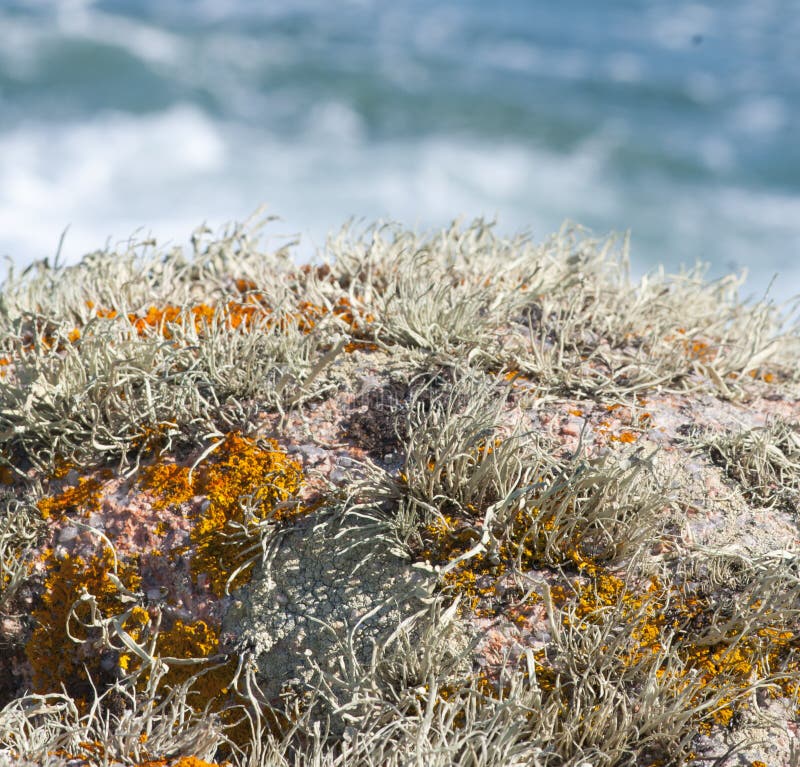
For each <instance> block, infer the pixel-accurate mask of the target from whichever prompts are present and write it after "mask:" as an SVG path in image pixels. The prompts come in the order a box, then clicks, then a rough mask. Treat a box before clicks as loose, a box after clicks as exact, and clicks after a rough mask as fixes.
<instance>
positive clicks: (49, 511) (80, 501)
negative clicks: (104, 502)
mask: <svg viewBox="0 0 800 767" xmlns="http://www.w3.org/2000/svg"><path fill="white" fill-rule="evenodd" d="M101 487H102V482H101V481H100V480H99V479H97V478H96V477H81V478H80V479H79V480H78V484H77V485H74V486H72V487H67V488H65V489H64V490H62V491H61V492H60V493H58V494H57V495H50V496H45V497H44V498H41V499H40V500H39V502H38V503H37V504H36V505H37V507H38V508H39V511H40V512H41V513H42V516H43V517H44V518H45V519H50V518H58V517H60V516H61V515H63V514H67V513H70V512H76V511H83V512H91V511H97V510H98V509H99V508H100V489H101Z"/></svg>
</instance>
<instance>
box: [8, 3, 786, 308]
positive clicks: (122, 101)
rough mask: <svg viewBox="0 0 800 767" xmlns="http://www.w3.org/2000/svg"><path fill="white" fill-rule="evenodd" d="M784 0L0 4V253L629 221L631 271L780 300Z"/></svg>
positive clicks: (307, 243) (23, 259) (621, 227)
mask: <svg viewBox="0 0 800 767" xmlns="http://www.w3.org/2000/svg"><path fill="white" fill-rule="evenodd" d="M798 40H800V2H798V0H757V1H755V2H754V0H727V1H726V2H725V3H711V2H709V3H705V4H703V3H698V2H687V1H686V0H604V2H602V3H600V2H596V0H569V2H567V3H545V2H535V1H534V0H503V1H502V2H500V3H496V4H488V3H484V2H480V0H426V1H425V2H423V1H422V0H398V1H397V2H392V3H388V2H381V1H380V0H358V1H357V2H356V1H353V2H346V1H341V2H338V3H330V2H325V1H324V0H270V1H269V2H257V1H256V0H226V2H222V0H205V1H198V2H192V3H187V2H182V1H181V0H96V1H95V2H92V1H91V0H4V2H1V3H0V256H6V255H7V256H10V257H11V259H12V260H13V261H14V262H15V263H17V264H20V265H24V264H26V263H29V262H30V261H31V260H33V259H36V258H41V257H44V256H52V255H53V254H54V253H55V252H56V250H57V248H58V243H59V237H60V235H61V233H62V231H63V230H64V229H65V228H66V227H67V226H69V231H68V232H67V235H66V238H65V240H64V244H63V248H62V255H63V257H64V258H65V259H66V260H76V259H77V258H78V257H79V256H80V255H81V254H83V253H84V252H86V251H88V250H92V249H95V248H97V247H100V246H103V245H104V244H105V243H106V242H109V243H111V244H112V245H113V244H114V243H116V242H119V241H123V240H127V239H128V238H129V236H130V235H131V234H133V233H134V232H135V231H137V230H138V233H139V236H145V235H148V234H153V235H154V236H156V237H157V238H158V239H159V241H164V242H174V243H183V242H185V241H186V239H187V236H188V235H189V233H190V232H191V230H192V229H193V228H194V227H195V226H196V225H198V224H199V223H201V222H203V221H206V222H208V223H209V224H210V225H211V226H213V227H216V226H219V225H221V224H223V223H225V222H226V221H229V220H232V219H239V220H241V219H243V218H245V217H246V216H247V215H248V214H249V213H251V212H252V211H253V210H254V209H255V208H256V207H257V206H258V205H259V204H261V203H266V204H267V205H268V210H269V212H270V213H274V214H277V215H279V216H281V218H282V219H283V221H282V222H280V223H278V224H274V225H273V226H272V231H273V232H274V233H275V234H276V235H278V234H293V233H299V234H301V236H302V242H303V245H302V246H301V254H305V255H312V254H313V253H314V251H315V249H316V248H317V247H318V246H321V245H323V244H324V240H325V235H326V234H327V233H328V232H329V231H330V230H333V229H336V228H338V227H339V226H340V225H341V224H342V223H343V222H344V221H345V220H347V219H349V218H351V217H354V218H355V219H356V221H360V220H363V221H364V222H368V221H371V220H372V219H375V218H384V219H394V220H399V221H401V222H403V223H404V224H407V225H409V226H416V227H419V228H421V229H424V228H429V227H436V226H441V225H444V224H446V223H448V222H449V221H450V220H451V219H452V218H454V217H455V216H458V215H463V216H466V217H468V218H469V217H472V216H484V217H488V218H496V219H497V222H498V228H499V229H500V230H501V231H503V232H508V233H513V232H517V231H529V232H530V233H531V234H532V235H533V236H534V238H538V237H543V236H545V235H546V234H548V233H550V232H551V231H552V230H554V229H557V228H558V227H559V226H560V224H561V223H562V221H563V220H564V219H572V220H575V221H578V222H580V223H582V224H584V225H586V226H589V227H591V228H592V229H593V230H594V231H595V232H597V233H598V234H602V233H605V232H608V231H610V230H617V231H625V230H628V229H630V230H631V238H632V240H631V241H632V259H633V263H634V267H635V271H636V272H637V273H642V272H644V271H646V270H648V269H650V268H652V267H654V266H655V265H656V264H659V263H663V264H664V265H665V266H666V267H667V268H668V269H670V270H677V269H678V268H679V266H680V265H681V264H685V265H692V264H694V263H695V262H696V261H698V260H701V261H707V262H710V264H711V271H710V274H711V275H712V276H718V275H721V274H723V273H725V272H728V271H730V270H732V269H733V270H736V269H741V268H743V267H746V268H748V269H749V271H750V275H751V276H750V279H749V280H748V283H747V287H746V289H745V293H753V294H756V293H760V292H761V291H763V290H764V289H765V288H766V286H767V284H768V283H769V282H770V280H771V279H772V277H773V276H774V275H776V274H777V275H778V278H777V280H776V282H775V284H774V287H773V290H772V294H773V295H775V296H776V297H777V298H779V299H782V298H788V297H789V296H790V295H793V294H797V293H800V53H798V42H797V41H798Z"/></svg>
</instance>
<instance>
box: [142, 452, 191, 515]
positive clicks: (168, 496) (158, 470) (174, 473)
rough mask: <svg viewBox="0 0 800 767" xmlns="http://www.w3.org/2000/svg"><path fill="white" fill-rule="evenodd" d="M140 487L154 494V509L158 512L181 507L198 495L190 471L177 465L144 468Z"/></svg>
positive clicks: (162, 464) (163, 464) (156, 465)
mask: <svg viewBox="0 0 800 767" xmlns="http://www.w3.org/2000/svg"><path fill="white" fill-rule="evenodd" d="M139 485H140V487H142V488H143V489H145V490H149V491H150V492H151V493H152V494H153V496H154V500H153V508H154V509H157V510H160V509H166V508H167V507H168V506H180V505H181V504H182V503H185V502H186V501H188V500H190V499H191V498H192V497H193V496H194V495H196V492H195V483H194V482H190V480H189V469H188V468H187V467H186V466H180V465H178V464H175V463H156V464H153V465H152V466H146V467H144V468H143V469H141V470H140V472H139Z"/></svg>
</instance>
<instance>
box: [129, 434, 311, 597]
mask: <svg viewBox="0 0 800 767" xmlns="http://www.w3.org/2000/svg"><path fill="white" fill-rule="evenodd" d="M301 481H302V471H301V467H300V464H299V463H298V462H297V461H295V460H293V459H291V458H289V457H288V456H287V455H286V453H284V452H283V451H281V450H280V449H278V445H277V443H276V442H275V441H273V440H270V441H268V442H266V443H265V444H264V445H263V446H260V445H258V444H257V443H256V442H255V441H254V440H251V439H248V438H246V437H243V436H241V435H240V434H237V433H231V434H228V436H227V437H226V438H225V439H224V440H223V441H222V443H221V444H220V445H219V447H218V448H217V450H216V451H215V453H214V454H213V457H212V459H209V460H207V461H205V462H204V463H203V464H201V465H200V466H198V467H197V468H196V469H195V471H194V472H193V473H192V475H191V478H190V471H189V469H188V468H186V467H183V466H179V465H176V464H154V465H152V466H149V467H146V468H144V469H143V470H142V472H141V478H140V486H141V487H143V488H144V489H146V490H149V491H150V492H152V493H153V494H154V496H155V497H156V500H155V502H154V506H155V508H157V509H164V508H168V507H175V506H180V505H181V504H183V503H184V502H186V501H188V500H189V499H191V498H193V497H194V496H205V497H206V502H205V503H204V504H203V506H202V509H203V510H202V511H200V512H199V514H198V515H197V517H196V521H195V526H194V528H193V530H192V533H191V538H190V540H191V543H192V545H193V554H192V572H193V573H194V574H195V576H196V577H197V578H199V579H203V580H205V581H206V582H207V583H208V585H209V587H210V588H211V590H212V591H213V592H214V594H216V595H217V596H222V595H223V594H224V593H225V589H226V585H227V583H228V579H229V577H230V575H231V574H232V573H233V572H234V571H235V570H236V569H237V568H238V567H239V566H240V565H241V564H242V563H243V560H242V555H241V548H242V547H241V544H240V543H239V542H236V541H234V540H232V539H231V534H232V533H235V532H236V531H241V530H242V529H246V528H247V527H248V526H250V525H253V524H257V523H258V522H259V521H262V520H264V519H266V518H267V517H268V516H269V517H270V518H272V519H274V520H275V521H281V520H285V519H288V518H289V517H291V516H293V515H295V514H297V513H299V512H300V511H302V509H301V508H300V507H298V506H297V505H296V504H289V505H285V504H286V502H287V501H289V499H290V498H292V496H294V495H295V493H296V492H297V491H298V490H299V488H300V484H301ZM245 500H248V501H249V508H250V511H251V513H252V518H250V519H246V516H245V511H244V509H243V507H242V502H243V501H245ZM245 579H246V575H245V573H242V574H240V576H239V577H238V578H237V579H236V580H235V584H236V585H241V583H243V582H244V580H245Z"/></svg>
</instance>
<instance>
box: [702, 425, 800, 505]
mask: <svg viewBox="0 0 800 767" xmlns="http://www.w3.org/2000/svg"><path fill="white" fill-rule="evenodd" d="M700 446H701V447H702V448H703V449H705V450H707V451H708V452H709V453H710V455H711V458H712V459H713V460H714V461H715V462H717V463H718V464H719V465H720V466H722V468H723V469H724V470H725V472H726V473H727V474H728V476H729V477H730V478H731V479H733V480H735V481H736V482H738V483H739V484H740V485H741V486H742V489H743V491H744V493H745V495H746V496H747V498H748V499H749V500H751V501H752V502H753V503H756V504H758V505H760V506H779V507H782V508H786V509H790V510H795V511H796V510H797V509H798V508H800V428H798V425H797V424H791V423H788V422H786V421H783V420H780V419H776V420H773V421H771V422H770V423H768V424H767V425H766V426H764V427H762V428H757V429H748V430H745V431H741V432H738V433H736V434H724V435H722V436H719V437H716V438H714V439H712V440H708V441H704V442H702V443H700Z"/></svg>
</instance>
